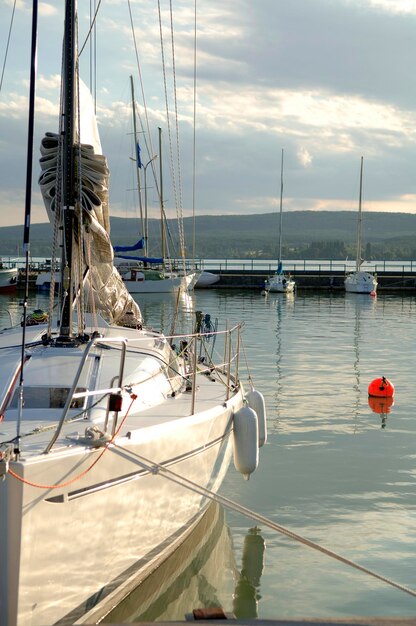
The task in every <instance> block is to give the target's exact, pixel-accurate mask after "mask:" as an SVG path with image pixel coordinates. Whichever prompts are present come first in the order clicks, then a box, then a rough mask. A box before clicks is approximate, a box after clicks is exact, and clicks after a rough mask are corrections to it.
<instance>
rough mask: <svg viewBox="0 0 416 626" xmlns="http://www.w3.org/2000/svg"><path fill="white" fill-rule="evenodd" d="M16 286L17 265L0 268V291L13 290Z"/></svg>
mask: <svg viewBox="0 0 416 626" xmlns="http://www.w3.org/2000/svg"><path fill="white" fill-rule="evenodd" d="M16 288H17V267H10V268H0V293H8V292H11V291H15V290H16Z"/></svg>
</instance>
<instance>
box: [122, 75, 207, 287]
mask: <svg viewBox="0 0 416 626" xmlns="http://www.w3.org/2000/svg"><path fill="white" fill-rule="evenodd" d="M130 83H131V97H132V106H133V134H134V144H135V148H136V149H135V152H136V156H135V158H134V159H133V160H134V161H135V163H136V173H137V190H138V194H139V205H140V213H141V215H140V218H141V226H142V234H143V236H142V237H141V239H139V241H138V242H137V243H135V244H134V245H132V246H115V247H114V251H115V253H116V264H117V268H118V270H119V272H120V275H121V277H122V279H123V281H124V283H125V285H126V287H127V289H128V290H129V292H130V293H176V292H178V291H179V290H182V291H191V290H192V289H193V287H194V285H195V283H196V281H197V279H198V274H197V273H196V272H187V271H173V270H172V269H169V268H166V267H165V258H164V257H165V255H164V248H165V246H164V238H165V230H164V227H163V225H164V221H165V212H164V200H163V186H162V180H163V179H162V141H161V137H162V130H161V128H159V165H160V180H159V189H158V191H159V196H160V221H161V241H162V257H161V258H154V257H149V256H148V245H149V236H148V231H149V229H148V210H147V177H146V170H147V166H148V165H152V162H153V161H154V160H155V159H156V157H157V155H153V156H152V157H150V159H149V161H148V162H147V163H145V164H142V162H141V158H140V146H139V143H138V141H137V121H136V102H135V97H134V84H133V77H132V76H130ZM142 168H143V171H144V212H143V203H142V199H141V194H142V186H141V180H140V170H141V169H142ZM138 250H141V251H142V255H141V256H132V255H133V254H134V253H136V254H137V251H138ZM127 253H128V254H127Z"/></svg>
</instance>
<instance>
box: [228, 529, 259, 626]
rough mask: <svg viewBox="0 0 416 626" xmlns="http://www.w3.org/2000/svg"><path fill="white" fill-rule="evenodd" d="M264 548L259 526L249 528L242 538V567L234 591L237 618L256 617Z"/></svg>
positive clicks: (234, 607) (234, 608)
mask: <svg viewBox="0 0 416 626" xmlns="http://www.w3.org/2000/svg"><path fill="white" fill-rule="evenodd" d="M264 550H265V543H264V539H263V537H262V536H261V531H260V528H250V530H249V531H248V534H247V535H246V536H245V538H244V547H243V558H242V568H241V573H240V575H239V577H238V580H237V584H236V587H235V592H234V602H233V612H234V615H235V616H236V618H238V619H252V618H255V617H258V603H259V600H260V598H261V595H260V579H261V575H262V573H263V568H264Z"/></svg>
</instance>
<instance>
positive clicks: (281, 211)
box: [278, 148, 283, 263]
mask: <svg viewBox="0 0 416 626" xmlns="http://www.w3.org/2000/svg"><path fill="white" fill-rule="evenodd" d="M282 223H283V148H282V159H281V164H280V220H279V258H278V261H279V263H280V262H281V260H282Z"/></svg>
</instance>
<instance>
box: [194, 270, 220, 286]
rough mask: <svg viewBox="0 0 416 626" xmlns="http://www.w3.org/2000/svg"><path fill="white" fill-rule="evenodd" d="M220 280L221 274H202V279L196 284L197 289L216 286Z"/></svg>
mask: <svg viewBox="0 0 416 626" xmlns="http://www.w3.org/2000/svg"><path fill="white" fill-rule="evenodd" d="M219 279H220V276H219V274H213V273H212V272H202V274H201V275H200V277H199V278H198V280H197V281H196V283H195V289H203V288H204V287H210V286H211V285H215V283H217V282H218V281H219Z"/></svg>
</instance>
